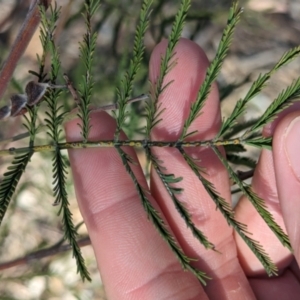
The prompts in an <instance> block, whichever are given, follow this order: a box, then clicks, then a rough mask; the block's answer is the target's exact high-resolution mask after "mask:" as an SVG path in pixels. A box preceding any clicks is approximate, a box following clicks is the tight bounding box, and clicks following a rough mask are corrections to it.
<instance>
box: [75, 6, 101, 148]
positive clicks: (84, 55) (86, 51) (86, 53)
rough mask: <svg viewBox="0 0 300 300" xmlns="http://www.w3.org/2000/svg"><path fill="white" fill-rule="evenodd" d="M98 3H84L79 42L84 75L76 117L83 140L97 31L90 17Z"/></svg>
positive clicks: (88, 128)
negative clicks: (83, 27)
mask: <svg viewBox="0 0 300 300" xmlns="http://www.w3.org/2000/svg"><path fill="white" fill-rule="evenodd" d="M99 5H100V0H87V1H86V2H85V4H84V7H85V14H83V17H84V20H85V25H86V28H87V31H86V33H85V34H84V36H83V41H82V42H81V43H80V47H79V49H80V53H81V60H82V62H83V64H84V66H85V70H86V72H85V75H84V76H82V81H81V85H80V89H79V91H78V92H79V95H80V98H81V102H80V104H79V113H78V117H79V118H80V119H81V121H82V124H79V126H80V128H81V134H82V137H83V140H84V141H85V142H86V141H87V140H88V136H89V131H90V129H91V126H90V116H89V114H90V103H91V97H92V90H93V86H94V80H93V76H92V67H93V60H94V52H95V48H96V40H97V33H96V32H94V33H93V32H92V24H91V22H92V17H93V15H94V14H95V12H96V10H97V8H98V7H99Z"/></svg>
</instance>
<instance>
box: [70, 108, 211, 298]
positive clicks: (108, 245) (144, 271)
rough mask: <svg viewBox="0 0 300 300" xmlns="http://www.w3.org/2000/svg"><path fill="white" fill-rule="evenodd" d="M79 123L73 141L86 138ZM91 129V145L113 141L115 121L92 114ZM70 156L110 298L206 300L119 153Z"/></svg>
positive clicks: (89, 152) (86, 152) (104, 151)
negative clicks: (151, 215)
mask: <svg viewBox="0 0 300 300" xmlns="http://www.w3.org/2000/svg"><path fill="white" fill-rule="evenodd" d="M77 123H78V120H73V121H71V122H69V123H67V125H66V135H67V140H68V141H77V140H80V139H81V135H80V129H79V127H78V126H77ZM91 125H92V128H91V131H90V135H89V139H90V140H91V141H95V140H100V139H112V138H113V133H114V130H115V121H114V120H113V119H112V118H111V117H110V116H109V115H107V114H106V113H105V112H100V113H95V114H92V116H91ZM122 139H125V136H124V135H123V136H122ZM124 149H125V148H124ZM126 152H127V153H128V154H129V155H130V156H131V157H133V159H134V160H135V161H137V157H136V155H135V152H134V150H133V149H132V148H126ZM69 156H70V163H71V168H72V174H73V178H74V185H75V191H76V196H77V199H78V204H79V207H80V210H81V213H82V216H83V218H84V221H85V223H86V226H87V228H88V232H89V235H90V237H91V241H92V245H93V248H94V252H95V256H96V259H97V263H98V267H99V269H100V272H101V277H102V280H103V283H104V286H105V290H106V293H107V297H108V298H109V299H162V298H169V299H183V298H185V297H187V298H190V299H199V298H201V299H202V298H203V299H206V296H205V295H204V292H203V290H202V289H201V286H200V285H199V284H198V282H197V281H196V279H195V278H194V276H193V275H191V274H190V273H189V272H184V271H182V268H181V266H180V264H179V263H178V261H177V259H176V258H175V256H174V254H173V253H172V252H171V250H170V249H169V247H168V246H167V244H166V243H165V241H164V240H163V239H162V238H161V236H160V235H159V234H158V232H157V231H156V230H155V229H154V226H153V224H152V223H151V222H149V220H148V219H147V216H146V213H145V211H144V209H143V206H142V204H141V202H140V199H139V197H138V195H137V192H136V189H135V187H134V184H133V182H132V180H131V178H130V177H129V175H128V174H127V172H126V171H125V168H124V166H123V165H122V162H121V159H120V157H119V155H118V153H117V151H116V149H109V148H102V149H95V148H94V149H91V148H90V149H80V150H70V151H69ZM131 167H132V169H133V171H134V173H135V176H136V177H137V179H138V181H139V182H140V184H141V185H142V186H143V187H144V188H147V184H146V181H145V178H144V176H143V173H142V170H141V167H140V166H139V165H136V166H134V165H131ZM186 294H187V296H186Z"/></svg>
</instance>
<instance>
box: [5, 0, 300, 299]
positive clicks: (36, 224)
mask: <svg viewBox="0 0 300 300" xmlns="http://www.w3.org/2000/svg"><path fill="white" fill-rule="evenodd" d="M141 2H142V1H138V0H132V1H130V0H126V1H115V0H106V1H104V0H102V1H101V6H100V9H99V10H98V12H97V13H96V15H95V18H94V28H95V30H97V32H98V40H97V49H96V54H95V63H94V65H95V67H94V79H95V81H96V84H95V88H94V92H95V93H94V97H93V103H94V104H96V105H102V104H110V103H113V102H114V101H115V100H116V97H115V91H116V86H117V84H118V83H119V81H120V79H121V78H122V76H123V75H124V73H125V71H126V70H127V69H128V62H129V59H128V58H130V54H131V52H132V48H133V39H134V30H135V26H136V22H137V20H138V13H139V11H140V7H141ZM153 2H154V3H153V11H152V14H151V18H150V26H149V29H148V31H147V33H146V36H145V46H146V53H145V58H144V60H143V63H142V67H141V70H140V72H139V75H138V78H137V80H136V84H135V87H134V92H133V94H134V95H135V96H136V95H139V94H142V93H147V92H148V90H149V84H148V77H147V72H148V61H149V57H150V55H151V51H152V50H153V48H154V47H155V45H156V44H157V43H158V42H159V41H160V40H161V39H162V38H164V37H168V35H169V33H170V30H171V26H172V22H173V21H174V16H175V14H176V12H177V9H178V7H179V1H170V0H167V1H153ZM59 5H61V15H60V19H59V22H58V24H57V30H56V34H55V40H56V43H57V45H58V47H59V52H60V60H61V62H62V68H63V70H62V71H63V72H64V73H66V74H68V76H69V77H70V78H71V80H72V81H73V82H74V84H75V86H78V84H80V77H81V74H82V70H83V66H82V64H81V63H80V62H79V59H78V55H79V44H78V42H80V41H81V39H82V35H83V34H84V32H85V27H84V22H83V19H82V16H81V12H82V11H83V0H61V1H59ZM230 5H231V1H228V0H213V1H204V0H197V1H192V6H191V9H190V13H189V14H188V17H187V22H186V25H185V29H184V31H183V36H184V37H186V38H189V39H192V40H194V41H195V42H196V43H198V44H199V45H200V46H201V47H202V48H203V49H204V50H205V51H206V53H207V56H208V57H209V59H210V60H212V59H213V58H214V55H215V53H216V49H217V47H218V44H219V41H220V38H221V35H222V30H223V29H224V27H225V25H226V20H227V15H228V10H229V7H230ZM240 5H241V6H242V7H243V8H244V13H243V14H242V18H241V21H240V23H239V24H238V26H237V29H236V32H235V35H234V40H233V43H232V45H231V47H230V51H229V55H228V57H227V58H226V60H225V63H224V65H223V68H222V70H221V74H220V76H219V78H218V84H219V88H220V95H221V99H222V111H223V115H224V116H228V115H229V114H230V112H231V110H232V108H233V105H234V104H235V102H236V101H237V100H238V99H239V98H241V97H243V96H244V95H245V94H246V92H247V90H248V89H249V87H250V85H251V82H253V80H255V79H256V78H257V77H258V75H259V74H260V73H265V72H267V71H268V70H269V69H270V68H271V67H272V66H273V65H274V64H275V63H276V62H277V61H278V60H279V58H280V57H281V55H282V54H283V53H284V52H285V51H286V50H288V49H290V48H292V47H295V46H297V45H299V44H300V2H299V1H297V0H265V1H260V0H248V1H246V0H245V1H240ZM29 6H30V1H29V0H27V1H26V0H24V1H13V0H0V65H2V64H3V62H4V61H5V59H6V57H7V55H8V53H9V51H10V48H11V46H12V44H13V42H14V40H15V38H16V35H17V34H18V31H19V30H20V27H21V25H22V23H23V21H24V19H25V18H26V14H27V12H28V9H29ZM41 51H42V49H41V46H40V42H39V32H38V31H37V32H36V34H35V36H34V37H33V39H32V40H31V42H30V44H29V46H28V48H27V50H26V52H25V53H24V55H23V57H22V59H21V60H20V62H19V64H18V67H17V68H16V70H15V73H14V77H13V79H12V81H11V83H10V85H9V87H8V89H7V91H6V93H5V95H4V97H3V99H0V107H2V106H4V105H6V104H7V103H8V100H9V97H10V95H11V94H13V93H23V92H24V88H25V86H26V83H27V82H28V81H30V80H34V79H35V78H34V76H32V75H30V74H29V73H28V71H29V70H37V60H36V54H37V53H39V54H41ZM48 67H49V61H48ZM299 71H300V60H299V59H298V60H295V61H294V62H293V63H292V64H290V65H289V66H288V67H284V68H283V69H282V70H281V71H279V72H278V73H277V74H276V75H275V76H274V77H273V78H272V80H271V81H270V83H269V85H268V86H267V87H266V89H265V90H264V91H263V92H262V93H261V94H260V95H258V96H257V97H256V98H255V99H254V101H252V102H251V104H250V106H249V108H248V110H247V113H246V115H245V116H243V117H242V118H241V119H240V121H241V122H244V121H247V120H249V119H251V118H254V117H256V116H259V115H260V114H261V113H262V112H264V111H265V109H266V108H267V106H268V105H269V104H270V103H271V101H272V100H273V99H274V98H275V97H276V96H277V95H278V94H279V92H280V91H281V90H282V89H284V88H285V87H286V86H287V85H288V84H290V83H291V82H292V81H293V80H294V79H296V78H298V77H299ZM59 80H61V83H63V79H62V78H59ZM61 101H63V102H64V106H65V108H66V109H71V108H72V107H74V103H73V101H72V99H71V98H70V97H69V96H68V94H66V93H64V94H63V96H62V100H61ZM130 110H131V112H132V117H131V118H130V120H129V121H128V124H127V127H128V128H127V134H128V135H129V137H133V136H136V135H139V136H141V135H140V134H141V131H140V128H142V127H143V125H144V123H143V122H141V121H140V116H141V115H143V114H144V104H143V103H135V104H134V105H132V106H131V107H130ZM40 118H41V122H42V119H43V117H42V116H41V117H40ZM137 128H138V130H137ZM24 131H25V130H24V127H23V126H22V118H21V117H17V118H12V119H10V120H5V121H0V141H1V140H2V141H3V140H5V139H6V138H8V137H12V136H15V135H17V134H20V133H22V132H24ZM44 139H45V136H42V137H41V138H40V141H41V143H45V140H44ZM12 145H13V146H14V147H16V146H18V145H23V146H24V145H26V141H25V142H24V141H21V142H18V143H14V144H10V143H7V142H2V143H1V144H0V147H1V149H2V148H9V147H11V146H12ZM251 155H252V157H253V158H254V159H257V157H258V152H255V151H253V152H252V154H251ZM139 158H140V160H141V161H143V155H142V153H140V154H139ZM10 161H11V158H10V157H0V171H1V172H0V180H1V178H2V174H3V173H4V172H5V170H6V168H7V166H8V164H9V162H10ZM51 163H52V162H51V158H50V156H49V154H43V155H42V154H36V155H34V156H33V159H32V161H31V163H30V164H29V166H28V168H27V170H26V172H25V174H24V176H23V177H22V180H21V182H20V183H19V186H18V189H17V194H16V196H15V197H13V199H12V201H11V204H10V207H9V209H8V212H7V214H6V217H5V218H4V221H3V223H2V225H1V227H0V270H1V275H0V276H1V277H0V295H1V296H0V298H1V299H18V300H23V299H24V300H29V299H30V300H34V299H47V300H48V299H51V300H54V299H55V300H56V299H65V300H73V299H83V300H85V299H106V298H105V292H104V289H103V287H102V285H101V279H100V275H99V272H98V270H97V267H96V262H95V258H94V254H93V250H92V248H91V246H90V245H87V246H85V247H83V248H82V251H83V255H84V257H85V259H86V263H87V266H88V269H89V271H90V273H91V277H92V279H93V281H92V282H84V283H83V282H82V281H81V279H80V277H79V276H78V275H77V274H76V263H75V261H74V260H73V259H72V255H71V253H70V252H69V251H62V250H65V249H64V248H63V249H62V248H61V247H59V246H58V244H57V243H59V242H61V239H62V237H63V230H62V224H61V219H60V217H58V216H57V212H58V208H57V207H54V206H52V203H53V201H54V200H53V196H52V185H51V182H52V175H51V169H52V165H51ZM68 180H69V181H68V192H69V201H70V205H71V210H72V212H73V218H74V223H75V224H78V225H79V229H78V232H79V234H80V236H79V239H81V240H82V241H83V243H84V241H85V242H86V241H87V240H86V239H85V238H86V236H87V233H86V229H85V227H84V225H80V224H81V221H82V218H81V215H80V212H79V210H78V207H77V203H76V198H75V195H74V191H73V186H72V178H71V174H69V179H68ZM55 245H56V247H54V251H50V249H49V248H50V247H52V246H55ZM41 249H48V250H47V251H45V253H46V254H45V255H46V257H44V258H37V257H38V255H37V254H36V251H39V250H41ZM38 253H39V252H38ZM50 254H51V255H50ZM17 258H20V260H19V263H16V262H15V263H12V264H11V265H13V266H12V267H10V268H8V265H7V264H6V263H7V262H10V261H12V260H15V259H17Z"/></svg>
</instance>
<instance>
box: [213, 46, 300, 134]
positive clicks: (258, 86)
mask: <svg viewBox="0 0 300 300" xmlns="http://www.w3.org/2000/svg"><path fill="white" fill-rule="evenodd" d="M299 55H300V46H298V47H296V48H294V49H291V50H289V51H287V52H286V53H284V54H283V56H282V57H281V58H280V60H279V61H278V62H277V63H276V65H275V66H274V67H273V68H272V69H271V70H270V71H269V72H267V73H265V74H264V75H261V74H260V75H259V76H258V78H257V79H256V80H255V81H254V82H253V83H252V85H251V87H250V89H249V91H248V92H247V95H246V96H245V98H244V99H240V100H238V101H237V103H236V105H235V107H234V109H233V111H232V113H231V115H230V117H229V118H228V119H227V120H225V121H224V122H223V124H222V126H221V129H220V131H219V133H218V134H217V136H216V139H218V138H220V137H221V136H223V135H224V134H225V133H227V132H228V131H229V132H228V134H230V133H231V131H232V130H233V126H236V120H237V118H238V117H239V116H240V115H242V114H243V113H244V112H245V109H246V104H247V103H248V102H249V101H250V100H251V99H253V98H254V97H255V96H256V95H257V94H258V93H259V92H260V91H261V90H262V89H263V88H264V87H265V85H266V83H267V81H268V80H269V79H270V78H271V76H272V75H273V74H274V73H275V72H276V71H278V70H279V69H280V68H281V67H283V66H284V65H286V64H288V63H290V62H291V61H292V60H294V59H295V58H296V57H297V56H299Z"/></svg>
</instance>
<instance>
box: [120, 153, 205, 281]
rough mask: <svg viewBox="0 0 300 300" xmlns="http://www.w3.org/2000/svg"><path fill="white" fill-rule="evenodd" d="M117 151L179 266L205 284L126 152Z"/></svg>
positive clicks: (151, 218)
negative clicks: (153, 201)
mask: <svg viewBox="0 0 300 300" xmlns="http://www.w3.org/2000/svg"><path fill="white" fill-rule="evenodd" d="M115 148H116V150H117V151H118V153H119V155H120V157H121V160H122V162H123V165H124V167H125V169H126V171H127V173H128V174H129V176H130V177H131V179H132V181H133V183H134V186H135V188H136V191H137V193H138V195H139V198H140V200H141V202H142V205H143V207H144V209H145V211H146V213H147V216H148V218H149V219H150V220H151V222H152V223H153V225H154V226H155V228H156V229H157V230H158V232H159V233H160V235H161V236H162V237H163V239H164V240H165V241H166V242H167V243H168V245H169V247H170V248H171V250H172V251H173V252H174V254H175V255H176V257H177V258H178V260H179V262H180V263H181V266H182V268H183V269H184V270H189V271H191V272H192V273H193V274H195V275H196V276H197V278H198V280H199V281H200V282H201V283H202V284H203V285H206V282H205V280H207V279H210V278H209V277H208V276H207V275H206V274H205V273H204V272H202V271H199V270H197V269H196V268H194V267H193V266H191V265H190V262H191V261H193V259H191V258H189V257H187V256H186V255H185V254H184V252H183V250H182V249H181V247H180V246H179V245H178V243H177V242H176V240H175V239H174V237H173V236H172V234H171V232H170V231H169V230H168V228H167V226H166V224H165V222H164V220H163V219H162V217H161V216H160V213H159V212H158V211H157V210H156V209H155V208H154V207H153V206H152V204H151V202H150V201H149V199H148V197H147V194H149V192H148V191H146V190H145V189H144V188H143V187H142V186H141V185H140V184H139V182H138V181H137V179H136V177H135V175H134V173H133V171H132V169H131V167H130V165H129V161H128V159H127V154H126V153H125V152H124V151H123V150H122V149H121V148H120V147H115Z"/></svg>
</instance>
